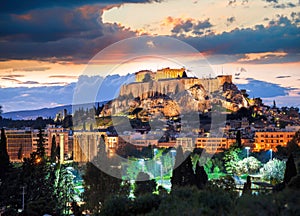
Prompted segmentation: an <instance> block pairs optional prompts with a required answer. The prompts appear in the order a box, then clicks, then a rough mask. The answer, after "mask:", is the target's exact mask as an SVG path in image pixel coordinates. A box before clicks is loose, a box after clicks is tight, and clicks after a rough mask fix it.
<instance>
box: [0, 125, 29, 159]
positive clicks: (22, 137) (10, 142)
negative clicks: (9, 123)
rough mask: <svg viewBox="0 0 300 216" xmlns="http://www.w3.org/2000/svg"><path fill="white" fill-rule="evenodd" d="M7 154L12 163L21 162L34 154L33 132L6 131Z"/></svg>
mask: <svg viewBox="0 0 300 216" xmlns="http://www.w3.org/2000/svg"><path fill="white" fill-rule="evenodd" d="M5 135H6V143H7V152H8V155H9V159H10V161H11V162H21V161H22V159H23V158H28V157H30V154H31V153H32V149H33V148H32V139H33V137H32V132H31V131H28V130H6V131H5Z"/></svg>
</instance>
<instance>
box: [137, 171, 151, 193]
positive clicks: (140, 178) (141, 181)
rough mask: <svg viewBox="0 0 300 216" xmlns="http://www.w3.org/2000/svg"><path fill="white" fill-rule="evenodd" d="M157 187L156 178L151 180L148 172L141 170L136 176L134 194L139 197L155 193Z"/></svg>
mask: <svg viewBox="0 0 300 216" xmlns="http://www.w3.org/2000/svg"><path fill="white" fill-rule="evenodd" d="M155 189H156V182H155V180H154V179H151V180H150V176H149V175H148V174H147V173H144V172H139V174H138V175H137V177H136V182H135V190H134V196H136V197H138V196H141V195H144V194H148V193H150V194H151V193H153V192H154V191H155Z"/></svg>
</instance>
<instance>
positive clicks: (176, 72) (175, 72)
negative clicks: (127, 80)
mask: <svg viewBox="0 0 300 216" xmlns="http://www.w3.org/2000/svg"><path fill="white" fill-rule="evenodd" d="M184 71H185V68H180V69H172V68H169V67H167V68H163V69H160V70H157V71H156V72H152V71H149V70H142V71H139V72H136V73H135V81H136V82H143V81H144V79H145V77H146V75H148V76H149V77H150V78H151V79H152V80H156V81H157V80H162V79H171V78H173V79H175V78H178V77H182V75H183V72H184Z"/></svg>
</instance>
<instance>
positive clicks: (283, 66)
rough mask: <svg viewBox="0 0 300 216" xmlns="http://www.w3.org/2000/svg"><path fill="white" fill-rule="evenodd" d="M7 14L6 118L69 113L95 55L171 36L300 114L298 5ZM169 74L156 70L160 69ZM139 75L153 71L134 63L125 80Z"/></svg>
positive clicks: (6, 9)
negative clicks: (59, 109)
mask: <svg viewBox="0 0 300 216" xmlns="http://www.w3.org/2000/svg"><path fill="white" fill-rule="evenodd" d="M153 11H156V13H155V15H153ZM1 14H2V17H3V19H1V27H2V29H3V32H2V33H1V35H0V37H1V40H0V48H1V52H0V58H1V60H2V61H1V62H0V76H1V77H0V79H1V84H0V94H1V95H4V96H3V97H1V98H0V104H1V105H2V106H3V111H4V112H8V111H16V110H24V109H36V108H43V107H55V106H58V105H63V104H71V103H72V96H73V91H74V86H75V85H76V82H77V79H78V78H79V79H80V78H82V77H81V76H80V75H82V74H83V71H84V70H85V67H86V66H87V64H88V62H89V61H90V60H91V59H92V58H93V56H94V55H95V54H97V53H98V52H100V51H101V50H103V49H105V48H107V47H109V46H110V45H112V44H114V43H116V42H118V41H120V40H122V39H127V38H130V37H139V36H145V35H146V36H153V37H154V36H157V35H160V36H168V37H172V38H175V39H178V40H180V41H183V42H185V43H187V44H189V45H191V46H192V47H194V48H195V49H196V50H198V51H199V52H200V53H202V55H203V56H204V57H205V58H206V59H207V61H208V63H209V65H210V66H211V68H212V69H213V72H214V74H216V75H220V74H222V73H224V74H228V75H233V76H234V78H235V79H234V83H236V84H237V85H241V88H242V87H245V88H247V89H248V90H250V91H249V94H250V95H251V94H253V96H254V97H262V98H263V100H264V102H265V103H267V104H272V102H273V100H275V101H276V103H277V105H278V106H284V105H288V106H296V107H299V102H298V101H299V98H300V96H299V92H300V91H299V86H300V77H299V73H298V69H299V46H297V45H296V44H299V43H300V42H299V37H298V35H297V34H298V32H299V2H298V1H296V0H291V1H289V2H288V3H287V2H286V1H282V0H278V1H269V0H260V1H255V2H254V1H220V0H215V1H210V2H205V1H182V0H178V1H175V0H170V1H144V0H141V1H138V0H137V1H128V2H127V1H117V0H116V1H92V0H91V1H85V2H84V3H78V2H77V3H74V2H72V1H64V2H63V3H56V4H55V5H54V4H53V3H51V2H49V1H46V2H43V3H41V2H36V1H33V3H32V4H31V3H28V4H20V3H16V2H14V1H5V2H4V4H3V7H2V8H1ZM128 14H133V15H128ZM139 17H142V18H139ZM152 45H153V44H151V41H149V42H148V46H152ZM130 51H134V52H139V51H140V50H139V49H138V48H137V47H135V48H133V50H130ZM127 53H128V50H125V49H124V50H122V49H120V50H118V51H117V52H115V53H111V55H110V56H108V57H107V58H106V59H104V61H103V62H100V63H99V62H98V63H97V62H95V65H94V67H95V70H97V67H100V66H103V65H108V66H109V65H115V64H116V63H119V62H120V61H123V60H124V58H125V59H126V55H127ZM175 54H177V55H178V56H181V57H182V53H180V52H178V53H175ZM184 57H185V58H188V57H189V56H184ZM192 60H193V59H192V57H191V61H192ZM166 66H167V65H166V64H162V63H160V62H158V63H156V65H155V67H156V69H160V68H163V67H166ZM169 66H171V67H172V65H169ZM140 69H153V68H151V65H150V66H149V65H147V64H145V65H144V66H142V68H141V66H140V65H139V66H137V64H133V65H131V66H130V67H129V68H128V70H127V71H126V72H124V73H118V74H119V75H126V74H127V73H128V72H131V73H134V72H136V71H139V70H140ZM187 69H194V70H195V68H192V67H190V68H187ZM238 74H239V75H238ZM97 75H99V76H105V75H104V74H97ZM268 89H271V90H270V91H269V92H267V91H266V90H268ZM251 91H254V92H251ZM62 98H63V100H62ZM13 101H18V103H14V102H13Z"/></svg>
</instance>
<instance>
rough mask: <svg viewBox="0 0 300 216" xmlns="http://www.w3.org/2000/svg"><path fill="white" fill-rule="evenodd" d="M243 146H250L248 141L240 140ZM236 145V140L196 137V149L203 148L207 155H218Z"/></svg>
mask: <svg viewBox="0 0 300 216" xmlns="http://www.w3.org/2000/svg"><path fill="white" fill-rule="evenodd" d="M241 141H242V145H243V146H252V145H251V143H250V140H249V139H242V140H241ZM235 143H236V139H232V138H226V137H198V138H197V139H196V142H195V145H196V146H195V147H196V148H203V149H205V151H206V152H207V153H210V154H213V153H219V152H222V151H224V150H225V149H228V148H229V147H230V146H232V145H233V144H235Z"/></svg>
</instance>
